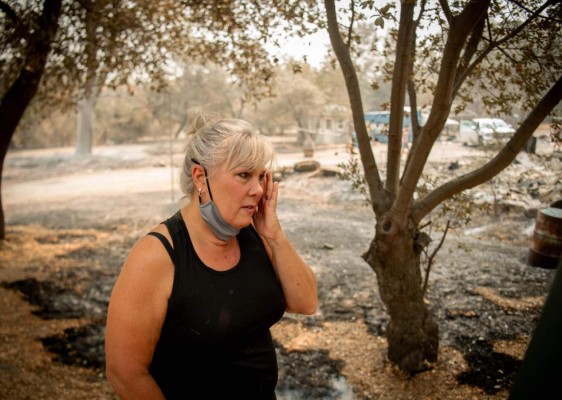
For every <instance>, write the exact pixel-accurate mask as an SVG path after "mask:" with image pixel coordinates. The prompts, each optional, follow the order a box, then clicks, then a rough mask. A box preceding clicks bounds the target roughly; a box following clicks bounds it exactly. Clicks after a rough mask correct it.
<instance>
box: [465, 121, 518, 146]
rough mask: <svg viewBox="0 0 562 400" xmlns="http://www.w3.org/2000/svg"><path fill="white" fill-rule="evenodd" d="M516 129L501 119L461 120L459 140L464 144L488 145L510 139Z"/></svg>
mask: <svg viewBox="0 0 562 400" xmlns="http://www.w3.org/2000/svg"><path fill="white" fill-rule="evenodd" d="M513 133H515V129H513V127H512V126H511V125H509V124H508V123H507V122H505V121H504V120H503V119H501V118H474V119H472V120H461V121H460V126H459V140H460V141H461V143H463V144H471V145H478V144H486V143H491V142H493V141H494V140H505V139H508V138H509V137H510V136H511V135H512V134H513Z"/></svg>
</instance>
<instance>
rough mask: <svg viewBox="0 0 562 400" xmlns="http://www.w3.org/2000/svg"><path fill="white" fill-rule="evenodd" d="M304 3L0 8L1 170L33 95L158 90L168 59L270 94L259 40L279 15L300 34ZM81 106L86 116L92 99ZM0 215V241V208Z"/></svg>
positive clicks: (49, 2) (138, 2) (128, 0)
mask: <svg viewBox="0 0 562 400" xmlns="http://www.w3.org/2000/svg"><path fill="white" fill-rule="evenodd" d="M309 5H310V4H309V2H299V1H296V0H293V1H281V0H276V1H272V2H270V3H269V4H268V6H267V7H264V6H263V5H262V4H261V2H259V1H257V0H246V1H239V2H225V1H223V0H213V1H208V2H188V1H175V0H163V1H157V2H153V1H149V0H101V1H96V2H93V1H91V0H80V1H62V0H30V1H23V2H22V1H18V0H11V1H1V0H0V22H1V25H0V48H2V55H1V56H0V60H2V64H1V65H0V74H1V76H0V90H1V92H0V120H1V121H2V125H0V165H2V166H3V164H4V159H5V156H6V152H7V150H8V147H9V144H10V141H11V139H12V136H13V135H14V132H15V131H16V128H17V126H18V124H19V122H20V120H21V118H22V116H23V114H24V112H25V110H26V109H27V107H28V105H29V104H30V102H31V100H32V99H33V98H34V96H35V94H36V93H37V92H38V90H39V88H41V93H42V94H43V100H45V101H48V102H52V103H55V104H61V103H68V102H67V99H69V98H70V99H85V100H87V99H95V96H96V92H97V91H99V90H100V89H101V87H102V86H107V87H118V86H121V85H126V84H128V83H130V82H131V80H134V81H137V82H140V81H142V82H150V83H151V84H153V85H154V86H158V85H159V82H162V80H163V77H165V75H166V68H167V67H169V66H170V64H169V62H170V60H171V59H173V57H172V56H173V55H175V54H181V55H182V58H184V59H185V58H186V57H189V58H192V59H200V60H208V61H213V62H216V63H219V64H221V65H224V66H226V67H227V68H228V69H229V70H230V71H231V72H232V73H233V75H234V76H236V77H237V79H238V80H239V81H241V82H244V86H245V87H246V88H247V95H254V96H264V95H268V94H269V93H270V88H269V86H268V81H270V78H271V75H272V67H273V63H272V61H271V60H270V59H269V55H268V53H267V52H266V50H265V48H264V44H265V42H266V40H265V38H267V37H268V35H269V32H270V30H275V29H278V28H279V27H281V26H282V25H283V21H284V20H283V18H281V17H282V16H284V17H286V18H288V19H291V21H292V23H293V24H294V25H293V28H295V29H296V28H298V26H299V25H300V26H302V29H305V30H306V26H305V25H306V21H307V20H308V16H309V13H310V12H313V10H314V9H312V10H308V9H307V8H308V6H309ZM46 71H47V72H46ZM44 78H46V79H44ZM40 83H41V87H40V86H39V84H40ZM89 103H90V104H89V108H90V110H91V109H92V106H93V103H94V101H90V102H89ZM84 121H85V123H86V125H89V124H90V123H91V122H92V120H91V119H85V120H84ZM90 132H91V130H90ZM86 144H87V143H86ZM85 147H86V148H87V147H88V146H85ZM1 172H2V171H1V169H0V173H1ZM0 177H1V175H0ZM0 191H1V182H0ZM0 210H2V211H0V239H2V238H4V237H5V226H4V214H3V208H2V207H1V203H0Z"/></svg>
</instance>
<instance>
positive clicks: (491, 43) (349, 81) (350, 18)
mask: <svg viewBox="0 0 562 400" xmlns="http://www.w3.org/2000/svg"><path fill="white" fill-rule="evenodd" d="M324 3H325V7H326V13H327V18H328V31H329V34H330V40H331V43H332V47H333V49H334V52H335V54H336V56H337V59H338V62H339V64H340V66H341V70H342V73H343V76H344V78H345V81H346V85H347V91H348V96H349V100H350V103H351V108H352V112H353V120H354V126H355V130H356V132H357V139H358V143H359V152H360V158H361V163H362V165H363V169H364V173H365V179H366V182H367V186H368V192H369V196H370V200H371V202H372V208H373V211H374V214H375V220H374V222H375V225H376V233H375V237H374V239H373V241H372V242H371V245H370V247H369V249H368V250H367V251H366V252H365V254H364V255H363V257H364V259H365V260H366V261H367V263H368V264H369V265H370V266H371V267H372V269H373V270H374V271H375V273H376V275H377V281H378V285H379V293H380V296H381V299H382V301H383V302H384V304H385V306H386V310H387V311H388V314H389V316H390V322H389V324H388V326H387V331H386V335H387V339H388V357H389V359H390V360H391V361H392V362H393V363H395V364H396V365H398V366H399V367H400V368H401V369H402V370H404V371H407V372H410V373H416V372H419V371H422V370H425V369H427V368H429V367H430V366H431V363H432V362H434V361H436V359H437V352H438V347H439V335H438V325H437V322H436V321H435V318H434V317H433V313H432V312H431V310H430V309H429V308H428V306H427V305H426V304H425V303H424V289H423V283H422V277H421V267H420V256H421V253H422V251H423V250H424V249H425V248H426V247H427V245H428V243H429V240H430V238H429V236H428V235H427V234H426V233H424V232H422V231H421V229H422V228H421V226H423V224H424V223H425V221H424V218H425V217H427V216H428V214H429V213H430V212H431V211H432V210H433V209H435V208H436V207H438V206H439V205H440V204H441V203H442V202H444V201H446V200H448V199H450V198H451V197H452V196H454V195H457V194H459V193H461V192H462V191H464V190H466V189H470V188H473V187H475V186H478V185H480V184H482V183H484V182H486V181H488V180H489V179H491V178H492V177H494V176H495V175H496V174H498V173H499V172H500V171H502V170H503V169H504V168H506V167H507V166H508V165H509V164H510V163H511V162H512V161H513V160H514V158H515V156H516V155H517V153H518V152H519V151H521V149H522V148H523V146H524V145H525V143H526V142H527V140H528V139H529V138H530V137H531V135H532V134H533V132H534V131H535V129H536V128H537V126H538V125H539V124H540V123H541V122H542V121H543V120H544V119H545V117H546V116H547V115H548V114H549V112H550V111H551V110H552V109H553V108H554V107H555V106H556V105H557V104H558V103H559V101H560V99H561V98H562V76H561V71H562V57H561V53H560V52H561V49H562V29H561V28H562V20H561V19H560V15H561V13H562V3H560V2H559V1H554V0H545V1H542V2H538V1H534V0H533V1H531V0H519V1H495V0H464V1H446V0H440V1H439V2H429V1H425V0H422V1H414V0H405V1H402V2H400V9H399V11H398V16H397V17H395V16H394V13H393V6H394V2H389V3H388V4H386V5H385V4H381V3H380V2H375V1H351V2H346V4H348V9H347V13H345V12H344V10H342V9H338V10H337V9H336V4H335V3H336V2H335V1H334V0H325V1H324ZM369 13H370V15H371V16H372V20H373V21H374V23H375V25H377V26H379V27H381V26H384V25H385V24H389V23H390V22H392V21H393V20H395V21H397V29H396V30H391V31H390V33H391V36H392V37H393V38H395V46H393V47H390V48H387V50H388V51H392V52H394V61H393V62H391V63H388V64H387V65H385V66H384V68H383V69H382V70H381V71H382V72H384V73H385V74H386V77H387V78H388V79H390V80H391V84H392V89H391V94H390V99H389V100H390V101H389V109H390V126H389V143H388V156H387V162H386V175H385V176H383V175H382V174H381V172H380V171H379V169H378V166H377V163H376V160H375V157H374V154H373V152H372V149H371V146H370V143H369V136H368V133H367V130H366V127H365V122H364V110H363V102H362V92H361V88H360V85H359V78H358V74H357V70H356V66H355V64H354V61H355V58H354V57H355V54H356V53H355V52H354V49H355V46H356V42H357V37H356V36H355V28H356V26H357V23H358V22H359V21H362V20H365V19H366V18H367V16H368V14H369ZM430 28H431V29H430ZM436 28H438V29H436ZM373 51H377V50H375V49H373ZM420 65H423V66H424V67H423V68H422V67H420ZM381 76H382V77H384V76H385V75H381ZM474 89H478V90H477V91H475V90H474ZM423 93H429V94H430V95H431V100H432V101H431V104H430V112H429V117H428V120H427V122H426V123H425V125H424V126H421V125H420V122H419V121H416V120H414V122H413V123H414V128H415V129H414V142H413V147H412V149H411V150H410V152H409V154H408V157H407V159H406V160H402V159H401V155H402V143H401V140H402V121H403V118H402V117H403V114H404V106H405V105H407V104H409V105H410V106H411V107H412V109H414V110H415V109H417V101H418V96H419V95H420V94H423ZM475 93H480V94H481V99H482V101H483V102H484V104H485V105H486V107H487V109H488V110H489V112H491V113H499V112H509V111H510V110H511V106H512V105H513V104H514V103H515V102H516V101H518V100H519V99H522V104H524V105H525V106H526V110H528V114H527V117H526V118H525V119H524V120H523V122H522V123H521V125H520V126H519V127H518V129H517V131H516V132H515V133H514V134H513V136H512V137H511V138H510V140H509V141H508V142H507V144H506V145H505V147H504V148H503V149H501V150H500V151H498V153H497V154H496V155H495V156H494V157H493V158H491V159H490V160H489V161H488V162H487V163H486V164H485V165H482V166H481V167H480V168H478V169H476V170H474V171H472V172H471V173H469V174H466V175H463V176H457V177H451V179H449V180H448V181H447V182H445V183H444V184H442V185H441V186H439V187H437V188H435V190H432V191H430V192H428V193H427V194H425V195H420V194H421V192H418V191H417V186H418V184H419V182H420V178H421V176H422V172H423V170H424V166H425V164H426V161H427V159H428V156H429V153H430V151H431V149H432V147H433V145H434V144H435V142H436V140H437V138H438V136H439V134H440V132H441V130H442V129H443V127H444V125H445V121H446V120H447V117H448V116H449V114H450V113H451V112H454V111H455V109H454V107H453V103H454V102H456V104H457V106H456V107H458V108H459V110H460V109H462V107H464V106H465V105H466V104H468V103H470V101H472V99H473V98H472V96H473V95H474V94H475ZM457 111H458V110H457ZM414 114H415V113H412V116H414ZM402 161H405V163H402ZM418 196H419V197H418Z"/></svg>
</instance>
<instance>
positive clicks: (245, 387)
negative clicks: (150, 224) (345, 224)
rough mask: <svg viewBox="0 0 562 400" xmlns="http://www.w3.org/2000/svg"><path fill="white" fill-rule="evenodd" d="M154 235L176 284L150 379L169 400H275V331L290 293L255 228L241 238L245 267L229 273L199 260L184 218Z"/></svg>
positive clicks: (178, 217)
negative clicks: (166, 233)
mask: <svg viewBox="0 0 562 400" xmlns="http://www.w3.org/2000/svg"><path fill="white" fill-rule="evenodd" d="M163 223H164V224H165V225H166V227H167V228H168V231H169V232H170V236H171V237H172V240H173V245H174V248H173V249H172V248H171V246H170V244H169V242H168V241H167V240H166V238H165V237H164V236H162V235H160V234H157V233H155V232H151V234H153V235H154V236H156V237H158V238H159V239H160V240H161V241H162V243H163V244H164V246H165V247H166V249H167V251H168V253H169V254H170V257H171V258H172V261H173V262H174V283H173V288H172V294H171V296H170V299H169V301H168V309H167V313H166V318H165V320H164V324H163V326H162V330H161V333H160V339H159V341H158V343H157V345H156V349H155V351H154V355H153V359H152V363H151V365H150V373H151V374H152V376H153V377H154V379H155V380H156V382H157V383H158V385H159V386H160V388H161V389H162V391H163V392H164V395H165V397H166V399H168V400H170V399H182V400H185V399H238V398H241V399H242V398H243V399H268V400H269V399H275V386H276V384H277V358H276V355H275V348H274V346H273V341H272V338H271V333H270V331H269V328H270V327H271V326H272V325H273V324H275V323H276V322H277V321H279V319H280V318H281V317H282V316H283V313H284V310H285V304H284V298H283V292H282V289H281V286H280V284H279V282H278V281H277V278H276V276H275V272H274V271H273V267H272V265H271V261H270V259H269V257H268V255H267V252H266V250H265V247H264V245H263V243H262V241H261V239H260V237H259V235H258V234H257V232H256V231H255V229H254V227H253V226H251V225H250V226H248V227H246V228H243V229H241V230H240V233H239V234H238V236H237V239H238V243H239V246H240V261H239V262H238V264H237V265H236V266H235V267H233V268H232V269H230V270H227V271H215V270H213V269H211V268H209V267H207V266H206V265H205V264H204V263H203V262H202V261H201V260H200V259H199V257H198V256H197V254H196V253H195V250H194V249H193V245H192V243H191V239H190V237H189V234H188V232H187V228H186V226H185V223H184V221H183V218H182V216H181V213H180V212H179V211H178V212H177V213H176V214H175V215H174V216H172V217H171V218H169V219H168V220H166V221H164V222H163Z"/></svg>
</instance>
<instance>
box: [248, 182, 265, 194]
mask: <svg viewBox="0 0 562 400" xmlns="http://www.w3.org/2000/svg"><path fill="white" fill-rule="evenodd" d="M264 184H265V182H264V180H262V179H256V180H255V181H254V182H253V184H252V188H251V190H250V194H252V195H258V196H261V195H262V194H263V191H264V187H263V185H264Z"/></svg>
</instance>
